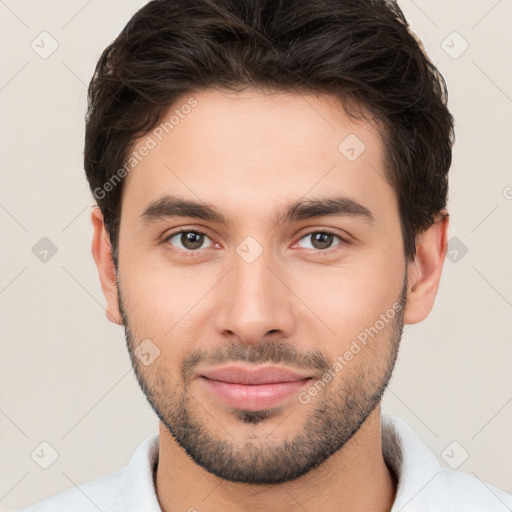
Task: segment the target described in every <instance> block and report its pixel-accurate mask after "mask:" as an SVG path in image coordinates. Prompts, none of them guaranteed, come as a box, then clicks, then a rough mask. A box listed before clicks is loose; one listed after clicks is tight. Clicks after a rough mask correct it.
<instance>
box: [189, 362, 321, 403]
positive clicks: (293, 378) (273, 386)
mask: <svg viewBox="0 0 512 512" xmlns="http://www.w3.org/2000/svg"><path fill="white" fill-rule="evenodd" d="M311 379H312V376H311V375H306V374H301V373H298V372H296V371H294V370H291V369H289V368H284V367H279V366H263V367H262V366H260V367H256V368H251V367H247V366H240V365H231V366H224V367H221V368H215V369H212V370H209V371H203V372H201V374H200V375H199V380H200V381H201V382H202V383H203V384H204V385H205V387H206V389H207V390H208V391H209V392H210V393H213V394H214V395H215V396H217V397H218V398H220V399H221V400H222V401H223V402H224V403H226V404H227V405H229V406H231V407H234V408H237V409H246V410H251V411H259V410H262V409H268V408H271V407H275V406H276V405H278V404H279V403H280V402H282V401H283V400H285V399H286V398H289V397H290V396H291V395H294V394H296V393H297V392H298V391H299V390H300V389H301V388H302V387H303V386H305V385H306V384H308V383H309V381H310V380H311Z"/></svg>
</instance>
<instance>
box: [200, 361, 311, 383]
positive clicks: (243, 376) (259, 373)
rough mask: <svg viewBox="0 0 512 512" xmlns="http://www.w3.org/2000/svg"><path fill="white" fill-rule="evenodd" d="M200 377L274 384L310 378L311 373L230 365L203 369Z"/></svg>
mask: <svg viewBox="0 0 512 512" xmlns="http://www.w3.org/2000/svg"><path fill="white" fill-rule="evenodd" d="M200 377H206V378H207V379H211V380H219V381H222V382H231V383H236V384H274V383H278V382H293V381H298V380H304V379H307V378H310V377H311V375H304V374H301V373H299V372H297V371H294V370H291V369H290V368H284V367H282V366H257V367H248V366H241V365H229V366H222V367H220V368H215V369H212V370H208V371H203V372H201V373H200Z"/></svg>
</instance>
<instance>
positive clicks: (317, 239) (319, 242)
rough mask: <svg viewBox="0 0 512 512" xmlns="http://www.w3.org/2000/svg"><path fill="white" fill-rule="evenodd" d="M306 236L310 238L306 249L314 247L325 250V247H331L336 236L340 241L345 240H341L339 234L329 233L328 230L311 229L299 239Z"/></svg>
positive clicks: (303, 238)
mask: <svg viewBox="0 0 512 512" xmlns="http://www.w3.org/2000/svg"><path fill="white" fill-rule="evenodd" d="M307 238H310V240H311V247H306V249H315V250H317V251H325V250H326V249H330V248H331V247H333V241H334V239H336V238H337V239H338V240H340V242H341V243H343V242H345V240H343V238H341V237H340V236H339V235H337V234H335V233H331V232H330V231H312V232H311V233H308V234H307V235H305V236H303V237H302V239H301V240H305V239H307ZM336 245H340V243H338V244H336ZM336 245H335V246H336ZM335 246H334V247H335Z"/></svg>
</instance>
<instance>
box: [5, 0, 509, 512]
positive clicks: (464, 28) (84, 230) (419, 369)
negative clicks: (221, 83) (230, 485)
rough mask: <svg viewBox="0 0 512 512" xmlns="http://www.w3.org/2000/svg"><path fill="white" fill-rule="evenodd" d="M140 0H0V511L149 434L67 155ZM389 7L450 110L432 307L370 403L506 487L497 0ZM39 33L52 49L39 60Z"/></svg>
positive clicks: (125, 451)
mask: <svg viewBox="0 0 512 512" xmlns="http://www.w3.org/2000/svg"><path fill="white" fill-rule="evenodd" d="M144 3H145V2H143V1H140V0H138V1H137V0H130V1H127V0H123V1H121V0H116V1H112V0H111V1H105V0H102V1H99V0H89V1H84V0H72V1H71V0H67V1H64V0H61V1H56V0H53V1H49V0H46V1H41V0H20V1H14V0H9V1H7V0H5V1H1V0H0V37H1V41H0V44H1V49H2V52H1V55H2V65H1V68H0V108H1V116H0V122H1V135H0V155H1V159H0V165H1V169H2V171H1V182H0V228H1V233H2V240H3V243H2V250H1V251H0V255H1V266H0V272H1V273H0V311H1V323H0V325H1V357H0V375H1V382H0V436H1V445H0V507H3V508H6V509H8V508H18V507H22V506H25V505H27V504H29V503H32V502H35V501H38V500H40V499H42V498H44V497H47V496H49V495H51V494H54V493H56V492H58V491H61V490H63V489H66V488H69V487H71V486H73V485H76V484H80V483H83V482H85V481H88V480H92V479H95V478H98V477H100V476H102V475H105V474H106V473H109V472H111V471H114V470H116V469H118V468H120V467H122V466H124V465H126V464H127V462H128V460H129V458H130V456H131V454H132V453H133V451H134V450H135V448H136V447H137V446H138V444H139V443H140V442H141V441H142V440H143V439H144V438H146V437H147V436H149V435H150V434H153V433H156V432H157V420H156V417H155V416H154V415H153V413H152V411H151V409H150V407H149V405H147V404H146V401H145V398H144V396H143V395H142V393H141V391H140V390H139V389H138V386H137V383H136V380H135V377H134V375H133V372H132V371H131V367H130V363H129V359H128V355H127V353H126V349H125V341H124V333H123V329H122V327H119V326H114V325H113V324H111V323H109V322H108V321H107V319H106V317H105V311H104V307H103V304H104V299H103V295H102V292H101V288H100V284H99V280H98V277H97V273H96V268H95V265H94V262H93V259H92V256H91V253H90V242H91V234H92V228H91V225H90V213H89V212H90V208H91V205H92V204H93V200H92V196H91V195H90V193H89V190H88V187H87V184H86V180H85V175H84V172H83V167H82V151H83V139H84V114H85V109H86V86H87V84H88V82H89V80H90V78H91V76H92V73H93V70H94V66H95V64H96V62H97V59H98V58H99V55H100V53H101V51H102V50H103V48H104V47H105V46H106V45H107V44H109V43H110V42H111V41H112V40H113V39H114V38H115V36H116V35H117V34H118V33H119V31H120V30H121V29H122V28H123V26H124V25H125V24H126V22H127V21H128V20H129V18H130V17H131V15H132V14H133V13H134V12H135V11H136V10H137V9H138V8H139V7H141V6H142V5H143V4H144ZM399 3H400V5H401V7H402V8H403V9H404V11H405V13H406V15H407V16H408V19H409V21H410V24H411V26H412V28H413V29H414V31H415V32H416V33H417V35H418V36H419V37H420V38H421V40H422V41H423V43H424V45H425V47H426V49H427V52H428V53H429V55H430V56H431V58H432V60H433V61H434V62H435V63H436V64H437V65H438V66H439V68H440V70H441V72H442V73H443V75H444V76H445V78H446V80H447V83H448V87H449V92H450V101H449V107H450V109H451V111H452V113H453V114H454V116H455V119H456V136H457V142H456V145H455V149H454V162H453V166H452V170H451V181H450V197H449V205H448V206H449V211H450V214H451V224H450V232H449V237H450V252H451V258H452V259H454V261H451V260H447V261H446V263H445V269H444V273H443V277H442V280H441V285H440V289H439V293H438V298H437V302H436V305H435V307H434V309H433V311H432V313H431V314H430V316H429V317H428V318H427V320H425V321H424V322H423V323H421V324H416V325H412V326H405V328H404V335H403V340H402V348H401V353H400V355H399V361H398V365H397V368H396V371H395V375H394V377H393V380H392V382H391V385H390V388H389V389H388V391H387V392H386V395H385V399H384V403H383V410H384V412H385V413H388V414H395V415H398V416H401V417H402V418H404V419H405V420H406V421H407V422H408V423H409V424H410V425H411V426H412V427H413V428H414V430H415V431H416V432H417V433H418V435H419V436H420V437H421V438H422V439H423V441H424V442H425V443H426V444H427V445H428V446H429V447H430V448H431V449H432V450H433V452H434V453H435V455H436V456H437V457H438V459H439V460H440V462H441V463H442V464H443V465H444V466H445V467H450V466H449V464H448V462H447V461H449V462H450V463H451V464H452V465H454V464H455V463H457V461H460V460H462V458H463V456H464V455H465V452H467V453H468V454H469V456H468V458H467V460H466V461H465V462H464V463H463V464H462V465H461V466H460V467H459V469H458V470H459V471H463V472H466V473H469V474H473V475H476V476H477V477H479V478H481V479H483V480H484V481H486V482H488V483H490V484H493V485H495V486H497V487H500V488H503V489H505V490H507V491H508V492H512V473H511V470H510V460H512V437H511V436H510V432H511V431H512V428H511V427H512V372H511V371H510V368H511V364H510V363H511V360H512V343H511V331H512V314H511V313H512V309H511V308H512V286H511V285H512V266H511V263H512V250H511V249H512V244H511V237H510V235H511V229H510V227H511V220H512V172H511V169H512V166H511V163H512V156H511V155H512V151H511V149H512V148H511V145H512V144H511V142H512V141H511V138H510V134H511V130H510V119H511V117H512V83H511V77H512V74H511V70H510V63H511V62H512V31H511V26H512V0H500V1H497V0H472V1H469V0H465V1H464V2H461V1H456V0H451V1H446V0H435V1H433V0H414V1H412V0H403V1H401V2H399ZM43 31H46V32H48V33H49V34H51V37H50V36H46V35H43V36H40V34H41V32H43ZM454 31H456V32H457V33H458V34H460V37H459V36H458V35H457V34H455V35H454V34H453V32H454ZM51 38H53V39H54V40H55V41H57V43H58V48H57V49H56V51H55V52H54V53H53V54H52V55H50V56H48V57H47V58H42V57H41V56H40V53H42V52H43V51H48V50H49V49H51V44H52V41H51ZM461 38H463V39H461ZM464 40H465V41H467V43H468V44H469V47H468V48H467V50H466V51H464V52H463V53H461V51H462V50H463V49H464ZM33 41H34V43H32V42H33ZM443 41H444V42H443ZM31 44H33V46H34V47H35V48H37V50H38V52H39V53H37V52H36V51H35V50H34V49H33V48H32V47H31ZM460 53H461V54H460ZM450 54H451V55H450ZM459 54H460V55H459ZM454 57H457V58H454ZM43 237H47V238H49V239H50V240H51V241H52V243H53V244H55V246H56V248H57V250H58V252H57V253H56V254H55V255H54V256H53V257H50V256H51V253H50V254H49V255H48V257H47V259H48V261H46V262H43V261H40V259H39V258H38V257H36V255H35V254H34V253H33V252H32V248H33V247H34V245H35V244H36V243H37V242H38V241H39V240H40V239H41V238H43ZM455 239H456V240H455ZM454 240H455V241H454ZM462 244H463V245H464V246H466V247H467V253H466V254H463V252H461V250H460V247H462ZM454 251H456V252H454ZM36 252H37V251H36ZM39 256H40V257H42V256H43V254H41V255H39ZM455 257H456V258H455ZM43 441H46V442H48V443H50V444H51V445H52V446H53V447H54V448H55V450H56V451H57V452H58V458H57V459H56V461H55V462H54V463H53V464H52V465H51V466H50V467H49V468H48V469H42V468H41V467H40V466H39V465H38V464H36V462H34V460H33V459H32V458H31V453H32V452H33V451H34V450H36V453H40V450H41V447H40V443H41V442H43ZM453 441H456V442H457V443H458V444H457V445H451V443H452V442H453ZM450 445H451V446H450ZM447 447H449V448H448V450H447V451H444V450H445V448H447ZM38 450H39V451H38ZM45 453H46V455H45V457H48V456H49V455H48V454H49V453H50V450H48V449H47V450H46V451H45ZM443 454H444V455H443ZM47 462H48V460H47Z"/></svg>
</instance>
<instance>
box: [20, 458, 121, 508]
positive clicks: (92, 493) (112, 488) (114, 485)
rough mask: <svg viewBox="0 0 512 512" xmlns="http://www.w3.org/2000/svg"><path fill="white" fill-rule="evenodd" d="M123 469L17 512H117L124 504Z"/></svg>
mask: <svg viewBox="0 0 512 512" xmlns="http://www.w3.org/2000/svg"><path fill="white" fill-rule="evenodd" d="M124 480H125V468H123V469H119V470H117V471H115V472H113V473H110V474H108V475H106V476H104V477H102V478H98V479H96V480H92V481H90V482H86V483H84V484H80V485H78V486H76V487H72V488H71V489H67V490H65V491H62V492H60V493H58V494H55V495H54V496H50V497H49V498H46V499H44V500H42V501H39V502H38V503H35V504H34V505H31V506H29V507H27V508H24V509H22V510H20V511H19V512H60V511H62V512H64V511H69V510H73V512H98V510H102V511H105V512H107V511H109V512H117V511H118V510H119V511H120V510H122V508H121V507H122V506H123V503H124V497H123V493H124Z"/></svg>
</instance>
